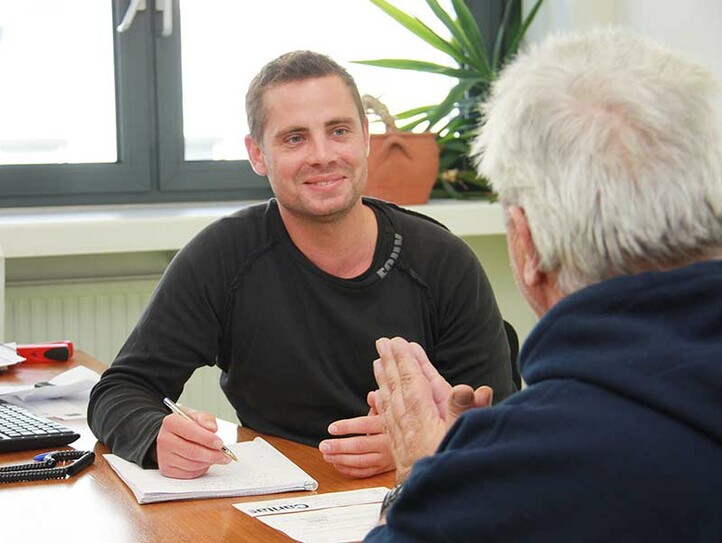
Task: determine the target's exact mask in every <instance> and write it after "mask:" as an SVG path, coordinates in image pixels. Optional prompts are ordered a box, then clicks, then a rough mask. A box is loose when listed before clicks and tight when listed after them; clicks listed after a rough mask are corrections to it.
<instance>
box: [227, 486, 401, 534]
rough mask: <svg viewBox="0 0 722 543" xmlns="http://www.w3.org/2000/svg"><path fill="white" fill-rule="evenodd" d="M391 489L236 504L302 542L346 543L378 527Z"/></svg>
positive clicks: (239, 508)
mask: <svg viewBox="0 0 722 543" xmlns="http://www.w3.org/2000/svg"><path fill="white" fill-rule="evenodd" d="M388 491H389V489H388V488H386V487H376V488H366V489H362V490H350V491H346V492H330V493H328V494H319V495H317V496H304V497H302V498H286V499H280V500H267V501H260V502H246V503H235V504H233V507H235V508H236V509H238V510H239V511H243V512H244V513H246V514H247V515H250V516H252V517H256V518H258V520H260V521H261V522H263V523H264V524H267V525H268V526H270V527H271V528H274V529H276V530H279V531H281V532H283V533H285V534H286V535H288V536H289V537H291V538H292V539H295V540H296V541H300V542H302V543H346V542H348V541H361V540H362V539H363V538H364V537H365V536H366V534H368V533H369V532H370V531H371V529H372V528H373V527H374V526H376V524H377V523H378V521H379V512H380V510H381V503H382V502H383V500H384V496H386V493H387V492H388Z"/></svg>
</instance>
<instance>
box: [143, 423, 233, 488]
mask: <svg viewBox="0 0 722 543" xmlns="http://www.w3.org/2000/svg"><path fill="white" fill-rule="evenodd" d="M189 416H190V417H191V418H192V419H193V420H195V421H196V422H197V423H198V424H195V423H193V422H191V421H189V420H186V419H184V418H183V417H181V416H180V415H178V414H175V413H172V414H170V415H168V416H167V417H165V418H164V419H163V424H162V425H161V427H160V432H159V433H158V437H157V438H156V456H157V461H158V468H159V469H160V472H161V474H162V475H164V476H166V477H172V478H174V479H195V478H196V477H200V476H201V475H203V474H204V473H206V472H207V471H208V468H210V467H211V466H212V465H213V464H227V463H228V462H230V461H231V460H230V459H229V458H228V457H227V456H226V455H225V454H224V453H223V452H222V451H221V447H222V446H223V441H221V438H220V437H218V436H217V435H216V431H217V430H218V425H217V423H216V418H215V417H214V416H213V415H211V414H210V413H204V412H201V411H195V412H190V413H189Z"/></svg>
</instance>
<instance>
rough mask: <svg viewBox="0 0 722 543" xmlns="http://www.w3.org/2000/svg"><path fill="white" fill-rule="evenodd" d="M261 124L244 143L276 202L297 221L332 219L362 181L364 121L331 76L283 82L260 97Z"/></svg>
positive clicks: (352, 200)
mask: <svg viewBox="0 0 722 543" xmlns="http://www.w3.org/2000/svg"><path fill="white" fill-rule="evenodd" d="M263 107H264V109H265V111H266V122H265V125H264V127H263V136H262V140H261V142H260V145H258V142H254V141H252V140H251V139H250V137H247V138H246V147H247V148H248V154H249V157H250V158H251V163H252V165H253V169H254V170H255V171H256V173H258V174H260V175H267V176H268V179H269V181H270V183H271V188H272V189H273V192H274V194H275V195H276V198H277V199H278V202H279V204H280V206H281V207H282V208H283V209H284V210H285V211H287V212H289V213H291V214H293V215H294V216H296V217H298V218H301V219H309V218H313V219H315V220H319V219H320V220H333V219H334V218H336V217H339V216H343V215H344V214H345V213H346V212H347V211H348V210H349V209H351V208H352V207H353V206H354V204H356V203H357V202H358V201H359V198H360V196H361V192H362V191H363V189H364V187H365V185H366V178H367V172H368V170H367V159H366V157H367V154H368V152H367V151H368V123H367V121H366V118H364V119H363V120H362V119H360V118H359V113H358V110H357V108H356V103H355V102H354V99H353V97H352V95H351V91H350V90H349V89H348V87H347V86H346V84H345V83H344V82H343V81H342V80H341V78H339V77H337V76H327V77H319V78H314V79H307V80H304V81H293V82H289V83H283V84H280V85H277V86H274V87H271V88H269V89H268V90H266V91H265V92H264V95H263Z"/></svg>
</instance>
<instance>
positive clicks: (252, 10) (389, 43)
mask: <svg viewBox="0 0 722 543" xmlns="http://www.w3.org/2000/svg"><path fill="white" fill-rule="evenodd" d="M450 3H451V2H450V1H449V0H446V1H442V2H441V4H442V5H443V6H444V7H445V8H449V6H450ZM394 5H395V6H396V7H398V8H400V9H402V10H404V11H406V12H407V13H411V14H413V15H415V16H417V17H419V18H420V19H422V20H423V21H425V22H427V24H429V26H431V27H432V28H434V30H435V31H436V32H437V33H439V34H440V35H442V36H444V37H448V31H446V29H445V28H444V27H443V25H441V24H438V25H436V26H435V25H433V24H431V23H432V22H434V21H435V17H434V15H433V13H432V12H431V10H430V8H429V7H428V6H427V5H426V3H425V2H420V1H419V0H395V1H394ZM181 32H182V47H181V49H182V70H183V123H184V128H183V131H184V136H185V158H186V160H238V159H246V158H247V156H246V150H245V146H244V145H243V138H244V137H245V135H246V134H247V133H248V126H247V124H246V114H245V108H244V100H245V94H246V89H247V87H248V84H249V82H250V80H251V78H252V77H253V76H254V75H255V74H256V73H257V72H258V71H259V70H260V68H261V67H262V66H263V65H264V64H265V63H266V62H268V61H269V60H271V59H273V58H275V57H277V56H279V55H280V54H282V53H285V52H287V51H292V50H295V49H311V50H314V51H318V52H320V53H325V54H327V55H330V56H331V57H332V58H334V59H335V60H336V61H338V62H339V63H341V64H342V65H344V67H346V69H347V70H348V71H349V72H350V73H351V74H352V75H353V76H354V78H355V79H356V83H357V85H358V87H359V91H360V92H361V94H370V95H372V96H376V97H378V98H379V99H380V100H381V101H382V102H383V103H384V104H386V106H387V107H388V108H389V111H390V112H391V113H392V114H396V113H399V112H401V111H404V110H406V109H410V108H412V107H418V106H424V105H429V104H434V103H438V102H440V101H441V100H442V99H443V98H444V97H445V96H446V94H447V93H448V91H449V89H451V87H452V86H453V84H454V82H455V81H454V80H452V79H450V78H448V77H445V76H441V75H435V74H422V73H416V72H409V71H400V70H390V69H384V68H374V67H370V66H360V65H357V64H352V63H351V62H350V61H352V60H371V59H377V58H408V59H415V60H424V61H428V62H437V63H440V64H448V63H449V62H450V60H449V58H448V57H447V56H446V55H444V54H443V53H441V52H439V51H437V50H436V49H434V48H433V47H431V46H430V45H427V44H426V43H425V42H423V41H422V40H421V39H419V38H417V37H416V36H415V35H413V34H412V33H411V32H409V31H408V30H406V29H405V28H404V27H402V26H401V25H400V24H398V23H397V22H396V21H394V20H393V19H391V18H390V17H389V16H388V15H386V14H385V13H383V12H382V11H381V10H380V9H378V8H376V7H375V6H374V5H373V4H371V2H369V1H368V0H305V1H303V2H298V1H293V0H263V1H262V2H239V1H238V0H205V1H204V2H198V1H195V0H185V1H183V0H182V1H181ZM371 129H372V132H379V131H383V127H382V125H380V124H376V123H375V124H373V125H372V127H371Z"/></svg>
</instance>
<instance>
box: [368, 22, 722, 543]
mask: <svg viewBox="0 0 722 543" xmlns="http://www.w3.org/2000/svg"><path fill="white" fill-rule="evenodd" d="M721 99H722V97H720V94H719V87H718V85H717V83H716V82H715V80H714V78H713V77H712V76H711V75H710V74H709V73H708V71H707V70H706V69H704V68H703V67H701V66H699V65H698V64H696V63H694V62H691V61H690V60H688V59H686V58H684V57H682V56H680V55H678V54H675V53H673V52H670V51H668V50H667V49H665V48H663V47H662V46H660V45H657V44H655V43H653V42H651V41H648V40H646V39H641V38H639V37H635V36H633V35H631V34H630V33H628V32H625V31H621V30H614V29H608V30H598V31H595V32H591V33H588V34H585V35H566V36H557V37H552V38H549V39H547V40H546V41H544V42H543V43H542V44H540V45H537V46H535V47H533V48H531V49H530V50H529V51H528V52H527V53H525V54H522V55H521V56H519V57H518V58H517V59H516V60H515V61H514V62H513V63H512V64H510V65H509V66H508V67H507V68H506V69H505V70H504V72H503V73H502V75H501V77H500V78H499V80H498V81H497V82H496V83H495V85H494V88H493V92H492V95H491V98H490V99H489V100H488V102H487V103H486V104H485V105H484V107H483V113H484V124H483V127H482V130H481V132H480V135H479V136H478V138H477V140H476V142H475V145H474V149H473V150H474V153H475V155H476V156H477V157H478V165H479V170H480V172H481V173H482V174H484V175H486V176H487V177H488V178H489V179H490V180H491V181H492V183H493V184H494V187H495V188H496V190H497V191H498V193H499V199H500V201H501V204H502V207H503V209H504V213H505V217H506V223H507V233H508V245H509V254H510V258H511V261H512V265H513V268H514V272H515V276H516V279H517V283H518V286H519V289H520V290H521V292H522V293H523V295H524V296H525V298H526V299H527V300H528V302H529V304H530V305H531V307H532V308H533V309H534V311H535V312H536V313H537V315H538V316H539V317H540V321H539V323H538V324H537V325H536V327H535V328H534V329H533V330H532V331H531V333H530V335H529V337H528V338H527V341H526V342H525V344H524V346H523V349H522V352H521V354H520V364H521V371H522V375H523V377H524V379H525V381H526V383H527V385H528V386H527V387H526V388H525V390H523V391H522V392H521V393H519V394H517V395H515V396H512V397H511V398H509V399H507V400H506V401H504V402H501V403H500V404H498V405H497V406H495V407H493V408H488V409H473V410H469V411H467V412H466V413H464V414H463V415H461V416H460V417H459V418H458V420H456V417H455V416H454V415H452V414H451V413H457V412H458V411H459V409H458V407H459V405H465V406H472V405H478V404H481V403H483V402H481V401H479V396H481V395H484V394H488V390H486V391H485V390H477V391H474V390H472V389H471V388H470V387H464V386H460V385H457V386H455V387H453V388H452V387H451V386H450V385H449V384H448V383H446V382H445V381H444V380H443V379H442V378H441V377H440V376H439V375H438V374H437V373H436V372H435V370H433V367H432V366H431V364H430V363H429V361H428V359H427V358H426V356H425V354H424V352H423V350H421V349H420V348H419V347H418V345H414V344H410V343H408V342H406V341H405V340H404V339H402V338H394V339H391V340H389V339H385V338H383V339H380V340H379V341H378V342H377V349H378V351H379V354H380V359H379V360H377V361H376V362H374V369H375V375H376V379H377V381H378V384H379V390H378V391H377V392H376V394H375V396H376V405H377V408H378V409H379V412H380V414H381V417H382V421H383V424H384V428H385V430H386V432H387V434H388V436H389V438H390V440H391V449H392V454H393V456H394V459H395V461H396V463H397V467H398V474H399V476H400V478H401V479H405V481H404V482H403V485H402V486H400V487H397V488H396V489H395V490H394V491H393V492H391V493H390V494H389V496H388V497H387V500H386V502H385V506H384V508H383V513H382V517H383V518H382V522H381V525H380V526H379V527H377V528H375V529H374V530H373V531H372V532H371V533H370V534H369V536H368V537H367V541H369V542H373V543H376V542H383V541H394V542H412V541H414V542H417V541H430V542H431V541H433V542H438V541H453V542H462V541H474V542H477V541H504V542H509V541H534V542H539V541H555V542H556V541H575V542H576V541H635V542H636V541H657V542H658V541H722V516H720V514H719V507H720V504H721V503H722V469H720V466H722V415H721V414H722V358H721V353H722V303H721V302H720V296H721V293H722V261H721V260H720V257H721V256H722V140H721V139H720V125H721V123H720V121H721V119H720V100H721ZM454 406H455V407H454ZM439 443H440V445H439ZM437 446H438V448H437ZM419 458H421V460H419V461H418V462H416V463H415V464H414V461H415V460H417V459H419ZM412 464H413V468H412Z"/></svg>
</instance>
